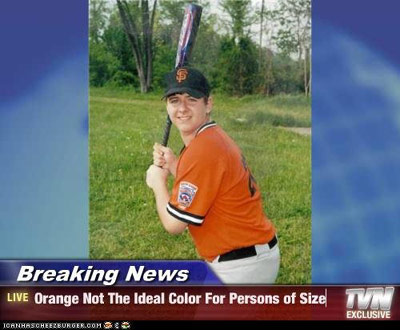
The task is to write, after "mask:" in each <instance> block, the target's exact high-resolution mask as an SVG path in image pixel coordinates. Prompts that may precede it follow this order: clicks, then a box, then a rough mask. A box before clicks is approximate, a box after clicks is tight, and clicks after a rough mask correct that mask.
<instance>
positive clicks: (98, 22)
mask: <svg viewBox="0 0 400 330" xmlns="http://www.w3.org/2000/svg"><path fill="white" fill-rule="evenodd" d="M107 14H108V8H107V3H106V0H90V20H89V38H90V41H92V42H95V43H98V42H100V37H101V34H102V32H103V31H104V28H105V26H106V24H107Z"/></svg>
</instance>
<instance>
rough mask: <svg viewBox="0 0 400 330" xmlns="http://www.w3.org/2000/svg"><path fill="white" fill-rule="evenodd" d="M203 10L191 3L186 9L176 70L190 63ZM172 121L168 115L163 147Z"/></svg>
mask: <svg viewBox="0 0 400 330" xmlns="http://www.w3.org/2000/svg"><path fill="white" fill-rule="evenodd" d="M202 10H203V8H202V7H200V6H199V5H195V4H193V3H190V4H188V5H187V6H186V8H185V14H184V16H183V22H182V28H181V33H180V35H179V42H178V51H177V53H176V61H175V68H177V67H182V66H186V65H188V63H189V60H190V56H191V54H192V50H193V47H194V43H195V41H196V35H197V30H198V28H199V25H200V18H201V12H202ZM171 124H172V122H171V119H170V118H169V116H168V115H167V120H166V123H165V128H164V136H163V139H162V143H161V144H162V145H163V146H164V147H166V146H167V144H168V139H169V133H170V131H171Z"/></svg>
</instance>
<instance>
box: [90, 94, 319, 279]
mask: <svg viewBox="0 0 400 330" xmlns="http://www.w3.org/2000/svg"><path fill="white" fill-rule="evenodd" d="M214 103H215V106H214V112H213V119H214V120H216V122H217V123H218V124H219V125H221V126H222V127H223V128H224V130H225V131H226V132H227V133H228V134H229V135H231V136H232V138H233V139H234V140H235V141H236V142H237V144H238V145H239V146H240V147H241V149H242V151H243V154H244V155H245V156H246V159H247V162H248V164H249V166H250V168H251V170H252V173H253V175H254V177H255V178H256V179H257V182H258V185H259V186H260V189H261V191H262V192H263V201H264V209H265V212H266V214H267V215H268V217H269V218H270V219H271V220H272V221H273V222H274V224H275V225H276V227H277V229H278V236H279V239H280V243H279V244H280V249H281V257H282V259H281V269H280V273H279V276H278V280H277V283H280V284H307V283H311V154H310V150H311V141H310V137H305V136H300V135H297V134H295V133H293V132H288V131H286V130H284V129H282V128H281V126H283V127H285V126H286V127H294V126H302V127H309V126H310V103H309V101H308V100H307V99H306V98H304V97H302V96H276V97H272V98H265V97H260V96H246V97H243V98H240V99H239V98H233V97H224V96H221V95H217V96H216V97H215V102H214ZM165 117H166V111H165V104H164V103H163V102H162V101H161V100H160V94H148V95H140V94H134V93H132V92H130V91H128V90H111V89H98V88H92V89H91V91H90V257H91V258H93V259H140V260H143V259H163V260H168V259H198V255H197V254H196V251H195V248H194V246H193V243H192V241H191V239H190V237H189V235H188V234H187V233H185V234H183V235H178V236H172V235H169V234H168V233H166V232H165V231H164V229H163V228H162V225H161V223H160V221H159V219H158V216H157V212H156V208H155V202H154V198H153V194H152V192H151V191H150V189H148V188H147V186H146V184H145V173H146V169H147V168H148V166H149V165H150V163H151V161H152V146H153V144H154V142H155V141H160V140H161V138H162V132H163V126H164V122H165ZM170 147H171V148H173V149H174V150H175V151H176V152H178V151H179V150H180V149H181V147H182V142H181V140H180V137H179V135H178V132H177V130H176V129H175V128H173V129H172V131H171V138H170ZM169 183H170V184H172V181H170V182H169Z"/></svg>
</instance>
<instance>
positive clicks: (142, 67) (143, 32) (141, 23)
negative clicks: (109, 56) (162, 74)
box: [117, 0, 157, 93]
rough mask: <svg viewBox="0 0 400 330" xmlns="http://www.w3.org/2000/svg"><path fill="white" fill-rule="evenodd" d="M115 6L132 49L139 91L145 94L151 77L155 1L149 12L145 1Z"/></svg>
mask: <svg viewBox="0 0 400 330" xmlns="http://www.w3.org/2000/svg"><path fill="white" fill-rule="evenodd" d="M117 6H118V10H119V14H120V17H121V21H122V24H123V26H124V30H125V33H126V35H127V37H128V40H129V42H130V44H131V47H132V53H133V56H134V58H135V62H136V70H137V73H138V76H139V81H140V90H141V92H142V93H147V92H148V91H149V90H150V87H151V81H152V75H153V29H154V17H155V13H156V7H157V0H154V2H153V6H152V10H151V11H150V8H149V1H147V0H141V1H131V2H128V1H126V0H117ZM139 27H141V29H139Z"/></svg>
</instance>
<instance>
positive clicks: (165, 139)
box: [161, 115, 172, 147]
mask: <svg viewBox="0 0 400 330" xmlns="http://www.w3.org/2000/svg"><path fill="white" fill-rule="evenodd" d="M171 125H172V122H171V118H169V116H168V115H167V121H166V122H165V127H164V136H163V139H162V143H161V144H162V145H163V146H164V147H166V146H167V144H168V139H169V132H170V131H171Z"/></svg>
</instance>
